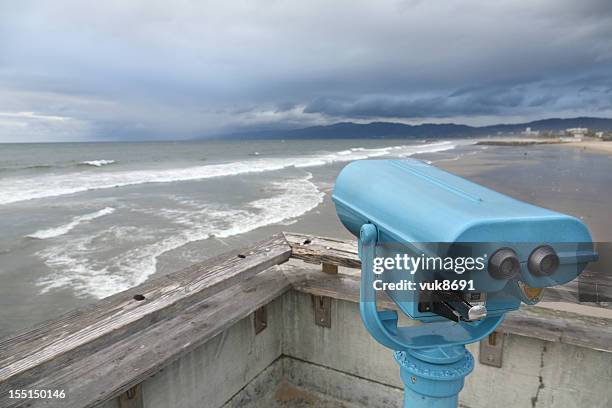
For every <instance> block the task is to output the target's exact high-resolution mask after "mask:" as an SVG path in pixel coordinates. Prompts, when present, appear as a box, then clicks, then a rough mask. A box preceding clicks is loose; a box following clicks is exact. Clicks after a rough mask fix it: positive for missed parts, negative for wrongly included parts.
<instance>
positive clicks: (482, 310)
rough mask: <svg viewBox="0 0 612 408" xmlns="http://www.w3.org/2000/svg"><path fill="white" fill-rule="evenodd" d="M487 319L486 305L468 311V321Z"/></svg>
mask: <svg viewBox="0 0 612 408" xmlns="http://www.w3.org/2000/svg"><path fill="white" fill-rule="evenodd" d="M485 317H487V308H486V307H485V306H484V305H475V306H472V307H471V308H470V310H468V319H469V320H470V321H472V320H480V319H484V318H485Z"/></svg>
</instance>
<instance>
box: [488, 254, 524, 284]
mask: <svg viewBox="0 0 612 408" xmlns="http://www.w3.org/2000/svg"><path fill="white" fill-rule="evenodd" d="M520 269H521V263H520V261H519V258H518V255H517V254H516V252H514V250H513V249H511V248H500V249H498V250H497V251H495V252H494V253H493V255H491V257H490V258H489V275H491V277H493V278H494V279H499V280H501V279H510V278H512V277H514V276H516V275H517V274H518V273H519V271H520Z"/></svg>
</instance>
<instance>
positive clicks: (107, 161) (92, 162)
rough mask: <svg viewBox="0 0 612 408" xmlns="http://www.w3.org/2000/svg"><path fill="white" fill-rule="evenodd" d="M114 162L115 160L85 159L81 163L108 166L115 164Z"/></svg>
mask: <svg viewBox="0 0 612 408" xmlns="http://www.w3.org/2000/svg"><path fill="white" fill-rule="evenodd" d="M113 163H115V161H114V160H89V161H83V162H81V163H79V164H83V165H86V166H94V167H102V166H106V165H108V164H113Z"/></svg>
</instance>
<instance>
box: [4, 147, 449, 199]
mask: <svg viewBox="0 0 612 408" xmlns="http://www.w3.org/2000/svg"><path fill="white" fill-rule="evenodd" d="M457 143H458V142H449V141H444V142H437V143H430V144H421V145H402V146H391V147H383V148H371V149H370V148H364V147H356V148H352V149H349V150H343V151H339V152H333V153H331V152H324V153H319V154H312V155H302V156H295V157H285V158H266V159H263V158H254V159H248V160H244V161H235V162H230V163H221V164H210V165H205V166H194V167H187V168H170V169H147V170H130V171H96V172H93V173H92V172H72V173H66V174H61V175H58V174H48V175H42V176H36V177H13V178H4V179H0V204H9V203H15V202H19V201H25V200H32V199H39V198H46V197H55V196H61V195H66V194H74V193H79V192H83V191H89V190H100V189H108V188H113V187H122V186H131V185H137V184H144V183H170V182H176V181H188V180H201V179H207V178H213V177H224V176H233V175H238V174H246V173H262V172H268V171H276V170H282V169H285V168H288V167H299V168H307V167H314V166H323V165H328V164H332V163H337V162H349V161H353V160H360V159H367V158H371V157H382V156H393V157H408V156H412V155H414V154H420V153H433V152H440V151H444V150H451V149H454V148H455V147H456V145H457Z"/></svg>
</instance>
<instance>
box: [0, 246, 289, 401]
mask: <svg viewBox="0 0 612 408" xmlns="http://www.w3.org/2000/svg"><path fill="white" fill-rule="evenodd" d="M290 254H291V248H290V247H289V245H288V244H287V243H286V241H285V239H284V237H283V236H282V235H276V236H274V237H272V238H270V239H268V240H265V241H262V242H259V243H257V244H255V245H253V246H251V247H249V248H246V249H242V250H237V251H232V252H230V253H227V254H224V255H221V256H218V257H215V258H212V259H209V260H207V261H205V262H202V263H200V264H196V265H194V266H192V267H189V268H187V269H184V270H182V271H179V272H176V273H174V274H171V275H168V276H165V277H163V278H159V279H155V280H152V281H150V282H148V283H145V284H143V285H141V286H138V287H136V288H133V289H130V290H128V291H125V292H122V293H119V294H117V295H114V296H111V297H109V298H107V299H104V300H102V301H100V302H98V303H96V304H94V305H92V306H90V307H87V308H85V309H81V310H78V311H74V312H71V313H68V314H67V315H64V316H63V317H61V318H59V319H56V320H54V321H51V322H48V323H45V324H43V325H41V326H39V327H38V328H36V329H34V330H32V331H30V332H26V333H23V334H20V335H18V336H15V337H12V338H9V339H6V340H2V341H1V342H0V393H2V392H5V391H6V390H7V389H9V388H13V389H15V388H19V387H20V386H23V385H24V382H23V379H24V378H25V377H30V378H32V377H43V376H45V375H46V374H47V373H53V372H55V371H56V369H57V367H60V366H62V365H63V363H64V362H65V361H70V360H75V359H78V358H81V357H82V356H85V355H88V354H90V353H92V352H95V351H96V350H99V349H102V348H105V347H106V346H109V345H111V344H115V343H117V342H119V341H121V340H122V339H123V338H126V337H129V336H130V335H132V334H134V333H137V332H141V331H143V330H146V329H147V328H148V327H150V326H152V325H155V324H157V323H159V322H160V321H163V320H165V319H167V318H173V317H175V316H177V315H180V313H181V311H182V310H184V309H185V308H187V307H189V306H190V305H193V304H194V303H196V302H198V301H200V300H202V299H204V298H206V297H207V296H210V295H211V294H213V293H216V292H219V291H222V290H224V289H226V288H228V287H230V286H231V285H233V284H235V283H237V282H239V281H241V280H244V279H246V278H248V277H250V276H253V275H255V274H257V273H258V272H261V271H263V270H265V269H267V268H269V267H271V266H273V265H276V264H279V263H281V262H284V261H286V260H287V259H288V258H289V256H290ZM136 294H138V295H143V296H144V297H145V300H143V301H137V300H134V295H136ZM30 370H33V372H32V373H30V374H31V375H29V376H23V374H24V373H26V372H28V371H30Z"/></svg>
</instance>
